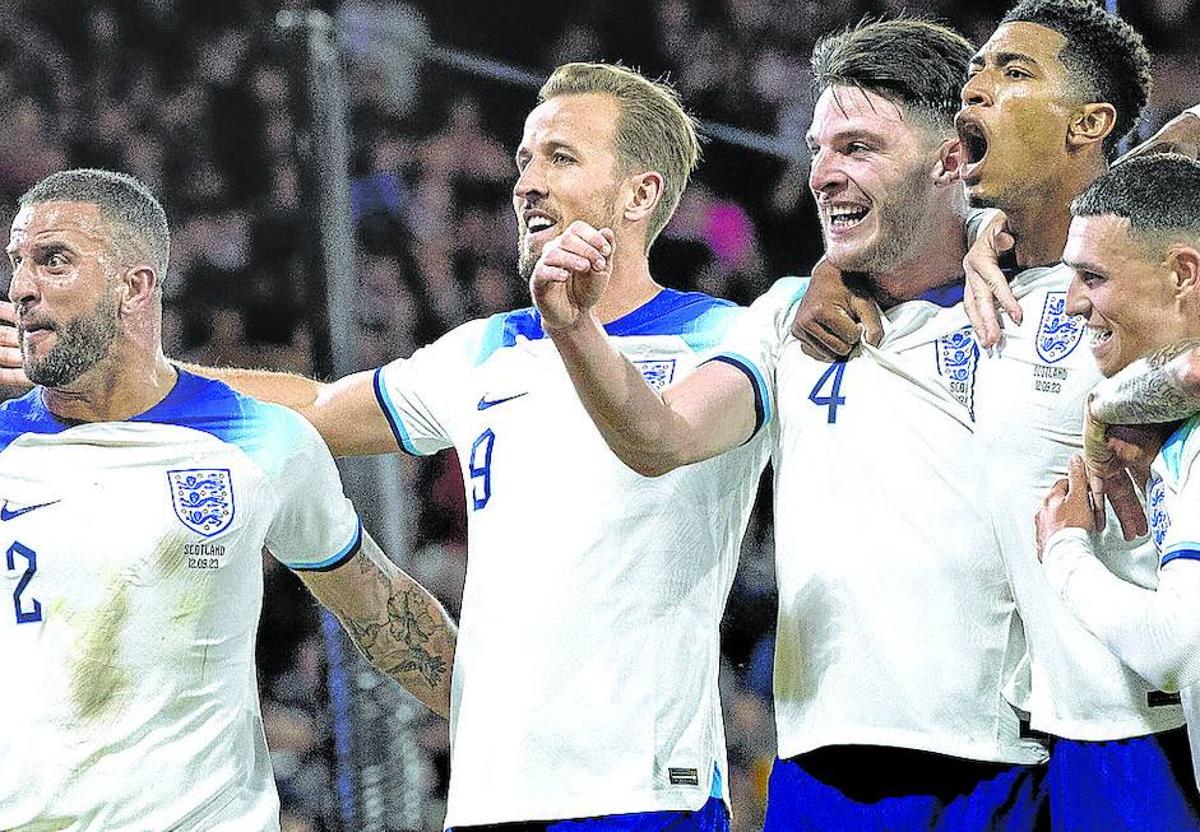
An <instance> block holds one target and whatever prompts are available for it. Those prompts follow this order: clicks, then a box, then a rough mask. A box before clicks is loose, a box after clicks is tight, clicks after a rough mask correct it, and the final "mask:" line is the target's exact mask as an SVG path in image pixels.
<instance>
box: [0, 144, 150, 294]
mask: <svg viewBox="0 0 1200 832" xmlns="http://www.w3.org/2000/svg"><path fill="white" fill-rule="evenodd" d="M17 202H18V204H19V205H22V206H25V205H32V204H34V203H35V202H88V203H91V204H93V205H96V206H98V207H99V208H100V216H101V217H103V218H104V219H105V220H106V221H107V222H109V223H111V224H113V225H114V226H116V228H114V231H115V232H116V234H117V235H118V236H119V237H121V238H123V239H120V240H119V241H118V245H121V244H123V245H125V246H127V247H128V246H130V245H132V247H133V248H134V251H131V252H126V253H128V254H133V255H135V256H141V257H148V258H149V259H150V261H151V262H152V263H153V265H154V268H155V271H157V272H158V276H159V279H160V280H161V279H162V278H164V277H166V273H167V264H168V262H169V261H170V259H171V232H170V229H169V228H168V226H167V214H166V212H165V211H163V207H162V205H161V204H159V201H158V200H157V199H155V197H154V194H153V193H152V192H151V191H150V188H149V187H147V186H146V185H145V183H143V182H142V181H141V180H139V179H136V178H135V177H132V176H130V175H129V174H127V173H117V172H116V171H111V170H100V169H98V168H75V169H73V170H60V171H58V172H57V173H52V174H50V175H49V176H47V177H46V178H45V179H43V180H42V181H41V182H38V183H37V184H36V185H34V186H33V187H32V188H30V189H29V190H28V191H26V192H25V193H24V194H22V195H21V198H20V199H19V200H18V201H17Z"/></svg>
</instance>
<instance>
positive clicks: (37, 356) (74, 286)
mask: <svg viewBox="0 0 1200 832" xmlns="http://www.w3.org/2000/svg"><path fill="white" fill-rule="evenodd" d="M7 252H8V256H9V262H10V264H11V266H12V269H13V276H12V282H11V283H10V284H9V290H8V296H9V299H10V300H11V301H12V302H13V303H14V304H16V307H17V337H18V340H19V343H20V347H21V357H22V362H23V366H24V370H25V374H26V375H27V376H28V377H29V380H30V381H32V382H33V383H34V384H41V385H44V386H46V387H63V386H65V385H69V384H71V383H72V382H74V381H75V380H76V379H78V378H79V376H81V375H83V374H84V373H85V372H87V371H88V370H90V369H92V368H93V367H94V366H95V365H96V364H97V363H98V362H100V361H101V360H102V359H103V358H104V357H105V356H106V355H107V354H108V353H109V350H110V347H111V345H112V343H113V341H114V339H115V337H116V334H117V310H118V294H117V287H118V281H117V279H116V275H117V262H116V256H115V251H114V248H113V246H112V244H111V236H110V234H109V231H108V227H107V223H106V222H105V221H104V219H103V218H102V217H101V216H100V209H99V207H97V206H96V205H93V204H91V203H80V202H38V203H33V204H32V205H26V206H24V207H22V208H21V211H20V212H19V213H18V214H17V216H16V218H15V219H14V220H13V224H12V231H11V235H10V238H9V244H8V248H7Z"/></svg>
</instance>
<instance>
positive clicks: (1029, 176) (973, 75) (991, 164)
mask: <svg viewBox="0 0 1200 832" xmlns="http://www.w3.org/2000/svg"><path fill="white" fill-rule="evenodd" d="M1065 45H1066V38H1064V37H1063V36H1062V35H1060V34H1059V33H1058V32H1055V31H1054V30H1052V29H1047V28H1046V27H1044V26H1039V25H1037V24H1036V23H1025V22H1017V23H1005V24H1004V25H1003V26H1001V27H1000V28H998V29H997V30H996V32H995V34H993V35H992V36H991V38H989V39H988V42H987V43H985V44H984V45H983V48H982V49H980V50H979V52H978V53H976V55H975V57H974V58H972V59H971V68H970V73H969V76H968V78H967V83H966V85H965V86H964V87H963V98H962V100H963V107H962V109H961V110H960V111H959V113H958V118H957V119H956V120H955V124H956V126H957V128H958V133H959V138H960V139H961V140H962V143H963V153H964V155H965V156H966V162H967V164H966V166H965V167H964V168H963V183H964V184H965V185H966V189H967V197H968V199H969V200H970V202H971V204H972V205H974V206H977V207H998V208H1002V209H1004V210H1005V211H1013V210H1014V209H1020V208H1022V207H1025V206H1028V205H1029V204H1030V203H1031V202H1033V201H1035V200H1037V199H1039V198H1040V197H1041V195H1042V194H1043V193H1045V192H1046V190H1047V188H1046V183H1048V182H1050V181H1053V180H1054V179H1055V178H1056V177H1058V176H1059V174H1060V172H1061V170H1062V166H1063V165H1065V164H1067V161H1068V154H1067V130H1068V125H1069V123H1070V119H1071V116H1072V115H1073V114H1074V113H1075V112H1076V109H1077V107H1078V102H1077V101H1075V100H1074V98H1073V97H1072V95H1071V87H1070V83H1069V82H1070V77H1069V73H1068V70H1067V68H1066V66H1065V65H1064V64H1063V62H1062V60H1061V57H1060V55H1061V53H1062V49H1063V47H1064V46H1065Z"/></svg>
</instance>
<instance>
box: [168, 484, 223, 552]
mask: <svg viewBox="0 0 1200 832" xmlns="http://www.w3.org/2000/svg"><path fill="white" fill-rule="evenodd" d="M167 480H168V481H169V482H170V484H171V504H172V506H174V508H175V516H176V517H178V518H179V520H180V522H182V523H183V525H185V526H187V527H188V528H189V529H191V530H192V531H194V532H196V533H198V534H201V535H204V536H205V537H213V536H214V535H218V534H220V533H221V532H223V531H225V530H226V529H227V528H229V524H230V523H232V522H233V511H234V505H233V479H232V477H230V475H229V469H227V468H189V469H185V470H182V471H167Z"/></svg>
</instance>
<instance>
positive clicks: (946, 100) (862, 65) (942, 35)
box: [812, 17, 974, 128]
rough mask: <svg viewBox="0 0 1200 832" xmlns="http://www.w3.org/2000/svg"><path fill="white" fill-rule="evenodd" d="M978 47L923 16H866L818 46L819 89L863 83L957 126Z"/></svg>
mask: <svg viewBox="0 0 1200 832" xmlns="http://www.w3.org/2000/svg"><path fill="white" fill-rule="evenodd" d="M972 52H974V47H972V46H971V43H970V42H969V41H968V40H967V39H966V38H964V37H963V36H962V35H960V34H959V33H958V32H956V31H954V30H953V29H951V28H949V27H948V26H943V25H941V24H939V23H934V22H932V21H929V20H920V19H918V18H909V17H899V18H894V19H891V20H869V19H864V20H862V21H860V22H859V23H858V24H857V25H855V26H851V27H850V28H848V29H845V30H844V31H841V32H836V33H834V34H831V35H825V36H824V37H822V38H821V39H820V40H819V41H817V45H816V46H814V47H813V53H812V70H813V75H812V77H813V91H814V92H815V93H816V94H818V95H819V94H820V93H821V92H823V91H824V90H825V89H827V88H828V87H831V86H847V87H858V88H859V89H863V90H866V91H868V92H873V93H875V94H876V95H880V96H883V97H884V98H887V99H889V100H891V101H895V102H897V103H899V104H903V105H904V106H906V107H907V108H909V109H910V110H913V111H915V112H917V113H919V114H923V115H925V116H927V117H928V118H929V119H930V120H931V121H932V122H933V123H935V124H936V125H937V126H938V127H941V128H950V127H953V124H954V114H955V113H956V112H958V108H959V105H960V103H961V101H960V98H961V94H962V83H963V78H965V77H966V76H967V66H968V65H969V64H970V61H971V54H972Z"/></svg>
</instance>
